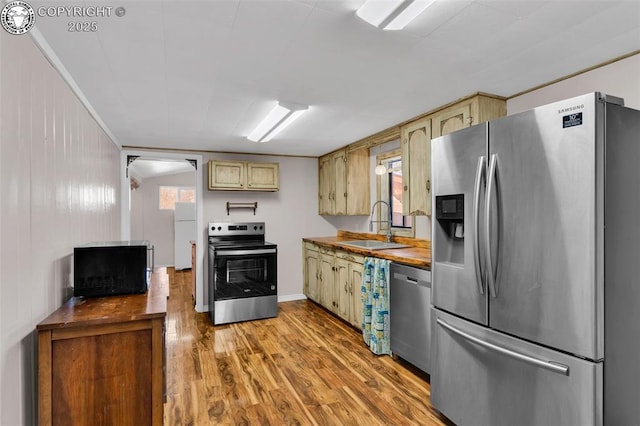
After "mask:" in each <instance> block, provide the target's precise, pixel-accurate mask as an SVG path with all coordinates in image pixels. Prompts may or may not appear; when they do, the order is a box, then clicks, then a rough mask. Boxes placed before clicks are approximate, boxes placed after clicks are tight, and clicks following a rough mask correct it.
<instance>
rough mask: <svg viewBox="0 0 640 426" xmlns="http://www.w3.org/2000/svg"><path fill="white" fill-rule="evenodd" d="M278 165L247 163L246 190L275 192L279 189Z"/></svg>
mask: <svg viewBox="0 0 640 426" xmlns="http://www.w3.org/2000/svg"><path fill="white" fill-rule="evenodd" d="M279 171H280V168H279V164H278V163H247V189H249V190H253V191H256V190H260V191H264V190H267V191H277V190H278V189H280V177H279Z"/></svg>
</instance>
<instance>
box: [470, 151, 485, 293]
mask: <svg viewBox="0 0 640 426" xmlns="http://www.w3.org/2000/svg"><path fill="white" fill-rule="evenodd" d="M486 166H487V158H486V157H485V156H484V155H483V156H481V157H478V166H477V167H476V181H475V185H474V188H473V229H474V231H473V232H474V237H473V259H474V261H475V263H476V268H475V269H476V282H477V283H478V290H479V291H480V294H484V274H483V271H482V261H481V248H482V247H481V245H480V189H481V185H482V179H483V178H484V180H485V181H486Z"/></svg>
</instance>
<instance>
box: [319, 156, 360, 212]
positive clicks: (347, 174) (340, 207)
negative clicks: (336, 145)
mask: <svg viewBox="0 0 640 426" xmlns="http://www.w3.org/2000/svg"><path fill="white" fill-rule="evenodd" d="M369 203H370V200H369V150H368V149H366V148H363V149H358V150H352V151H348V150H347V149H341V150H339V151H336V152H332V153H331V154H327V155H325V156H322V157H320V158H319V159H318V213H319V214H321V215H366V214H368V213H369V212H368V211H367V210H368V209H369Z"/></svg>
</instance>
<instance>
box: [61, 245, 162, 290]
mask: <svg viewBox="0 0 640 426" xmlns="http://www.w3.org/2000/svg"><path fill="white" fill-rule="evenodd" d="M152 270H153V246H152V245H151V244H150V243H149V241H100V242H92V243H88V244H84V245H81V246H78V247H75V248H74V249H73V295H74V296H75V297H101V296H114V295H119V294H137V293H146V292H147V290H148V288H149V283H150V281H151V272H152Z"/></svg>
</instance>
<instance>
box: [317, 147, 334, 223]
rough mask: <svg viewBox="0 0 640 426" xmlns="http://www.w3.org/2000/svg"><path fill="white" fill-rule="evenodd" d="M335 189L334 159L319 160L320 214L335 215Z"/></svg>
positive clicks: (324, 158)
mask: <svg viewBox="0 0 640 426" xmlns="http://www.w3.org/2000/svg"><path fill="white" fill-rule="evenodd" d="M334 189H335V175H334V172H333V157H331V156H324V157H321V158H320V159H319V160H318V214H320V215H330V214H333V212H332V210H333V209H332V205H333V204H332V198H333V192H334Z"/></svg>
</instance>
